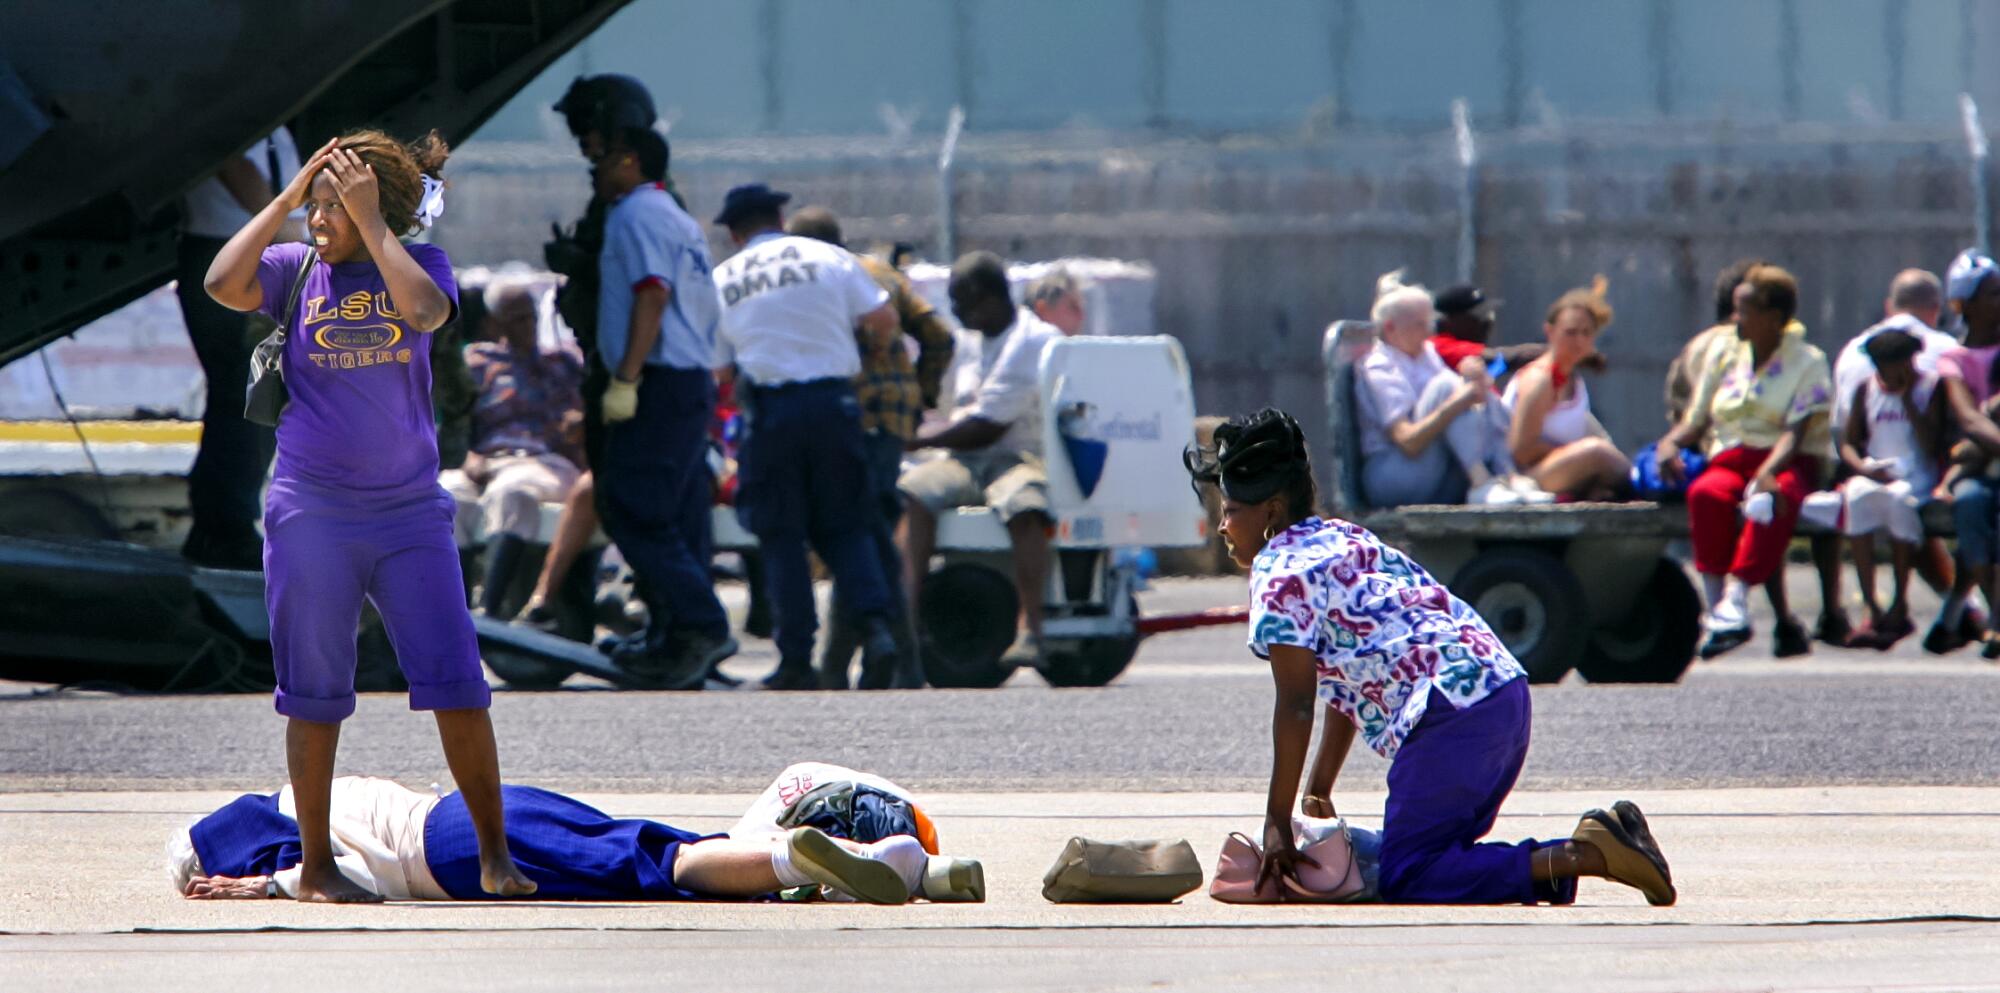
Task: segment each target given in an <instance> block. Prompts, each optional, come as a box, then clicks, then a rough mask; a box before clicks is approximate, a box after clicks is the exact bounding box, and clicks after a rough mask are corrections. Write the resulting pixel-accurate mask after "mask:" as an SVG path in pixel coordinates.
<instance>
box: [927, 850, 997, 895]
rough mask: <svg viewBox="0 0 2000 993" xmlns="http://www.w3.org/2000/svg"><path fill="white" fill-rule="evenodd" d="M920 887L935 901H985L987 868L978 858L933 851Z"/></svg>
mask: <svg viewBox="0 0 2000 993" xmlns="http://www.w3.org/2000/svg"><path fill="white" fill-rule="evenodd" d="M920 889H921V890H922V892H923V897H924V899H926V900H929V901H931V902H932V903H985V902H986V868H985V867H984V866H982V865H980V864H979V860H978V859H955V858H951V857H950V856H946V855H933V856H931V859H930V862H929V863H927V864H926V865H925V866H924V879H923V883H922V884H921V886H920Z"/></svg>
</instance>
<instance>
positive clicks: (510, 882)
mask: <svg viewBox="0 0 2000 993" xmlns="http://www.w3.org/2000/svg"><path fill="white" fill-rule="evenodd" d="M479 888H480V889H483V890H485V891H486V892H488V893H491V894H493V895H494V896H528V895H530V894H533V893H534V892H535V891H536V890H538V889H541V887H540V886H537V885H536V884H535V881H534V880H532V879H529V878H528V876H527V874H526V873H524V872H522V871H521V867H520V866H517V865H515V864H514V860H513V859H512V858H510V857H507V856H504V855H503V856H501V857H500V858H499V859H497V860H488V861H486V862H485V863H484V864H482V865H481V866H480V867H479Z"/></svg>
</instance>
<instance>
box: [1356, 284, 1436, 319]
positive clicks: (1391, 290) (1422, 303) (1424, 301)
mask: <svg viewBox="0 0 2000 993" xmlns="http://www.w3.org/2000/svg"><path fill="white" fill-rule="evenodd" d="M1431 313H1432V309H1431V294H1430V291H1429V290H1426V289H1424V288H1423V287H1422V286H1421V285H1419V284H1416V283H1405V282H1403V270H1401V269H1397V270H1395V271H1393V272H1385V273H1383V274H1382V276H1381V278H1379V279H1377V280H1375V307H1374V309H1372V310H1370V311H1369V314H1368V316H1369V318H1370V319H1371V320H1373V321H1374V322H1375V327H1376V328H1377V329H1378V330H1379V329H1381V328H1382V327H1384V326H1386V325H1389V324H1404V323H1419V324H1421V323H1425V322H1426V321H1427V320H1428V319H1429V316H1430V314H1431Z"/></svg>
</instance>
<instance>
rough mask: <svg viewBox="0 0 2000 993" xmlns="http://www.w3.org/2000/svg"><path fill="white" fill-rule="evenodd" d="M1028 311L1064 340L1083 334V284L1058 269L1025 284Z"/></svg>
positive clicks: (1061, 269) (1060, 268) (1063, 270)
mask: <svg viewBox="0 0 2000 993" xmlns="http://www.w3.org/2000/svg"><path fill="white" fill-rule="evenodd" d="M1028 309H1029V310H1031V311H1034V314H1035V316H1036V317H1037V318H1040V319H1041V320H1042V322H1043V323H1045V324H1049V325H1051V326H1053V327H1054V328H1055V329H1056V330H1057V331H1061V332H1062V333H1063V336H1064V337H1074V336H1076V335H1080V334H1082V333H1083V326H1084V311H1083V284H1082V283H1080V282H1078V281H1077V278H1076V277H1075V276H1073V275H1070V271H1069V270H1068V269H1065V268H1063V267H1061V266H1057V267H1056V268H1055V269H1053V270H1051V271H1050V272H1049V274H1048V275H1046V276H1043V277H1042V278H1040V279H1037V280H1035V281H1034V282H1032V283H1029V284H1028Z"/></svg>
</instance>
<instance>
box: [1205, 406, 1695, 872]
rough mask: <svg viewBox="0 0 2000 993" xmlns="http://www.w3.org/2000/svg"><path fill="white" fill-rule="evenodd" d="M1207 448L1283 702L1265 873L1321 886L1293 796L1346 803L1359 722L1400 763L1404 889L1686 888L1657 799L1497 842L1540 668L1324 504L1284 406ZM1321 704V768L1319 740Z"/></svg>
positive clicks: (1388, 848)
mask: <svg viewBox="0 0 2000 993" xmlns="http://www.w3.org/2000/svg"><path fill="white" fill-rule="evenodd" d="M1215 438H1216V446H1215V449H1214V451H1213V452H1210V451H1207V450H1203V449H1199V448H1195V447H1192V446H1190V448H1189V450H1188V452H1187V456H1186V462H1187V466H1188V471H1189V474H1190V475H1191V476H1192V478H1193V480H1194V483H1195V487H1196V490H1197V492H1198V493H1199V491H1200V489H1201V487H1202V486H1203V485H1207V484H1213V485H1215V486H1217V487H1218V488H1219V489H1220V490H1221V492H1222V521H1221V528H1220V530H1221V533H1222V536H1223V541H1224V544H1225V545H1226V547H1227V548H1228V549H1229V554H1230V557H1231V558H1233V559H1234V560H1235V561H1236V564H1237V565H1239V566H1243V567H1245V568H1248V569H1250V632H1249V633H1250V650H1251V651H1252V652H1254V653H1255V654H1256V655H1258V656H1259V657H1261V658H1263V659H1265V660H1267V661H1268V662H1269V664H1270V667H1271V676H1272V680H1273V682H1274V683H1275V685H1276V689H1277V699H1276V701H1275V704H1274V706H1273V709H1272V715H1271V738H1272V743H1273V755H1272V761H1271V781H1270V789H1269V793H1268V800H1267V803H1266V808H1265V824H1264V846H1263V864H1262V865H1261V866H1260V867H1259V876H1258V880H1259V883H1260V884H1262V883H1263V882H1265V881H1267V880H1268V881H1270V882H1274V883H1278V884H1280V885H1291V886H1294V887H1295V888H1301V889H1303V884H1302V883H1300V881H1299V879H1298V872H1299V867H1300V866H1301V865H1304V864H1307V863H1308V861H1309V860H1308V859H1307V857H1306V856H1305V855H1303V854H1301V853H1300V851H1299V850H1298V846H1297V841H1296V838H1295V837H1294V836H1293V833H1292V815H1291V807H1292V801H1293V800H1294V798H1296V797H1298V795H1299V786H1300V779H1301V778H1304V779H1305V787H1306V790H1305V797H1304V798H1303V799H1302V800H1301V801H1300V804H1299V806H1300V809H1301V812H1303V813H1304V814H1306V815H1307V816H1311V817H1333V816H1336V811H1335V810H1334V804H1333V783H1334V780H1335V779H1336V778H1337V777H1338V776H1339V773H1340V768H1341V765H1342V763H1343V762H1344V761H1345V760H1346V758H1347V752H1348V749H1349V747H1350V746H1351V745H1352V744H1353V742H1354V736H1355V733H1356V731H1357V730H1358V731H1359V732H1360V734H1361V736H1362V738H1363V740H1365V741H1366V742H1367V743H1368V746H1369V747H1370V748H1373V749H1375V751H1376V752H1378V753H1379V754H1381V755H1382V756H1383V757H1384V758H1387V759H1389V760H1390V766H1389V797H1388V800H1387V802H1386V804H1385V805H1384V809H1383V819H1382V835H1381V842H1382V849H1381V856H1380V878H1379V889H1380V892H1381V896H1382V899H1383V900H1384V901H1385V902H1388V903H1447V904H1450V903H1455V904H1501V903H1529V904H1533V903H1553V904H1567V903H1571V902H1574V900H1575V899H1576V881H1577V879H1578V878H1579V877H1583V876H1595V877H1601V878H1605V879H1609V880H1611V881H1613V882H1617V883H1621V884H1623V885H1626V886H1630V887H1633V888H1634V889H1637V890H1639V891H1640V892H1642V893H1644V894H1645V896H1646V900H1647V902H1648V903H1651V904H1653V905H1654V906H1667V905H1670V904H1672V903H1673V902H1674V900H1675V892H1674V885H1673V876H1672V873H1671V871H1670V870H1669V869H1668V866H1667V862H1666V859H1665V858H1664V857H1663V856H1662V855H1661V854H1660V849H1659V846H1658V844H1656V843H1655V842H1654V840H1653V836H1652V832H1651V831H1650V829H1649V828H1648V826H1647V824H1646V818H1645V815H1644V814H1643V813H1641V812H1640V810H1639V808H1638V807H1637V806H1636V805H1634V804H1632V803H1629V802H1626V801H1620V802H1618V803H1617V804H1614V805H1613V807H1612V809H1611V811H1610V812H1608V813H1607V812H1605V811H1602V810H1592V811H1589V812H1588V813H1586V814H1584V815H1583V818H1582V819H1581V820H1580V821H1579V822H1578V824H1577V827H1576V830H1575V832H1574V833H1573V834H1572V835H1571V836H1570V838H1568V839H1566V840H1557V841H1532V840H1530V841H1524V842H1520V843H1517V844H1503V843H1496V842H1483V843H1482V842H1480V841H1479V839H1480V838H1482V837H1484V836H1485V835H1486V833H1487V832H1488V831H1490V830H1492V828H1493V821H1494V818H1495V817H1496V816H1498V814H1499V812H1500V806H1501V804H1502V802H1503V801H1505V800H1506V798H1507V794H1508V792H1509V791H1511V790H1512V789H1513V788H1514V782H1515V780H1516V778H1517V777H1518V776H1519V775H1520V772H1521V764H1522V762H1523V761H1524V760H1525V759H1526V758H1527V753H1528V738H1529V728H1530V725H1531V724H1532V714H1531V706H1530V700H1529V694H1528V678H1527V673H1526V672H1525V671H1524V670H1523V669H1522V668H1521V665H1520V663H1519V662H1517V661H1515V659H1514V657H1513V656H1512V655H1510V654H1509V653H1508V651H1507V648H1506V646H1504V645H1502V644H1501V643H1500V639H1499V638H1497V637H1495V636H1494V634H1493V631H1492V630H1491V629H1490V628H1488V627H1487V626H1486V622H1485V621H1483V620H1481V619H1480V617H1479V615H1478V614H1477V613H1475V612H1474V611H1473V610H1472V608H1471V607H1470V606H1468V605H1467V604H1466V603H1465V602H1464V601H1462V600H1460V599H1458V598H1457V597H1455V596H1453V595H1452V594H1451V591H1449V590H1447V589H1446V588H1445V587H1444V584H1442V583H1440V582H1438V581H1437V580H1436V579H1434V578H1432V577H1431V575H1430V573H1428V572H1426V571H1425V570H1424V568H1423V567H1422V566H1420V565H1418V564H1417V563H1416V562H1415V561H1414V560H1412V559H1411V558H1409V557H1408V556H1407V555H1404V554H1403V553H1402V552H1401V551H1398V550H1397V549H1395V548H1392V547H1390V546H1388V545H1386V544H1384V543H1383V542H1382V541H1381V540H1380V539H1378V538H1377V537H1375V535H1373V534H1371V533H1369V532H1368V531H1367V530H1366V529H1363V528H1361V527H1358V526H1356V525H1354V524H1350V523H1348V522H1346V521H1340V520H1333V519H1328V518H1323V517H1320V516H1319V515H1318V513H1317V511H1316V510H1315V509H1314V504H1315V502H1316V498H1317V492H1316V489H1315V487H1314V483H1313V472H1312V463H1311V460H1310V459H1309V457H1308V456H1307V453H1306V446H1305V433H1304V431H1303V430H1301V429H1300V427H1299V424H1298V422H1297V421H1295V420H1293V419H1292V418H1291V417H1290V416H1289V415H1287V414H1285V413H1283V412H1282V411H1278V410H1272V409H1269V408H1266V409H1265V410H1262V411H1259V412H1257V413H1256V414H1252V415H1249V416H1246V417H1236V418H1232V419H1231V420H1230V421H1229V423H1227V424H1224V425H1223V426H1222V427H1220V428H1218V429H1216V432H1215ZM1316 712H1323V713H1322V714H1319V715H1318V716H1320V722H1321V723H1320V739H1319V750H1318V753H1317V755H1316V757H1315V759H1314V761H1313V763H1312V768H1311V770H1310V772H1308V771H1307V770H1306V768H1305V767H1306V748H1307V746H1308V745H1309V744H1310V743H1311V738H1312V735H1313V720H1314V718H1315V716H1316Z"/></svg>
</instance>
